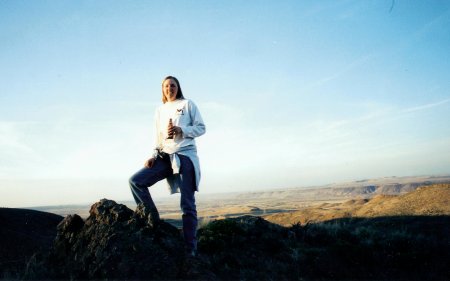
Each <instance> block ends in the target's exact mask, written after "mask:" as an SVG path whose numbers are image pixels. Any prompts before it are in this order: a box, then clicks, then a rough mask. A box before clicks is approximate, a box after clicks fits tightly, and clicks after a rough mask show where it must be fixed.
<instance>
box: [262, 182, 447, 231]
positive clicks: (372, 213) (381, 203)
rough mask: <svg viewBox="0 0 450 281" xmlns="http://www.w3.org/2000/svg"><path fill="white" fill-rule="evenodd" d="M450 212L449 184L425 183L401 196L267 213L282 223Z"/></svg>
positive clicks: (375, 197)
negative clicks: (429, 184) (428, 184)
mask: <svg viewBox="0 0 450 281" xmlns="http://www.w3.org/2000/svg"><path fill="white" fill-rule="evenodd" d="M404 215H425V216H428V215H450V184H435V185H431V186H423V187H420V188H417V189H415V190H414V191H412V192H410V193H406V194H402V195H386V194H378V195H376V196H374V197H372V198H369V199H367V198H360V199H351V200H348V201H345V202H344V203H323V204H320V205H318V206H313V207H307V208H304V209H301V210H297V211H292V212H285V213H278V214H273V215H267V216H264V218H265V219H267V220H269V221H270V222H273V223H278V224H281V225H286V226H287V225H292V224H295V223H298V222H300V223H302V224H304V223H307V222H318V221H326V220H330V219H337V218H349V217H379V216H404Z"/></svg>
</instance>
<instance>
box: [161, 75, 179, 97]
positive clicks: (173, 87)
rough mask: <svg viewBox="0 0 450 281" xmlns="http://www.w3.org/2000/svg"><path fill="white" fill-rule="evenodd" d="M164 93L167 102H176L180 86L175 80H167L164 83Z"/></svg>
mask: <svg viewBox="0 0 450 281" xmlns="http://www.w3.org/2000/svg"><path fill="white" fill-rule="evenodd" d="M163 93H164V96H165V97H166V99H167V101H174V100H176V98H177V93H178V86H177V82H175V80H173V79H167V80H165V81H164V83H163Z"/></svg>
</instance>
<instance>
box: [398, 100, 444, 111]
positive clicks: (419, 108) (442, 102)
mask: <svg viewBox="0 0 450 281" xmlns="http://www.w3.org/2000/svg"><path fill="white" fill-rule="evenodd" d="M448 102H450V99H445V100H442V101H439V102H435V103H428V104H424V105H419V106H415V107H410V108H407V109H404V110H402V112H403V113H411V112H416V111H421V110H426V109H430V108H434V107H437V106H441V105H443V104H446V103H448Z"/></svg>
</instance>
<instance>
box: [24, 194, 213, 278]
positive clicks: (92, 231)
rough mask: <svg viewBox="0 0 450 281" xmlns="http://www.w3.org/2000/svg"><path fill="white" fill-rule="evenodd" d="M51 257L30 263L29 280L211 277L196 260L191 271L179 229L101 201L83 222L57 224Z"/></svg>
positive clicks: (75, 217) (76, 218) (74, 217)
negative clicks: (203, 271) (187, 263)
mask: <svg viewBox="0 0 450 281" xmlns="http://www.w3.org/2000/svg"><path fill="white" fill-rule="evenodd" d="M57 230H58V233H57V237H56V239H55V242H54V245H53V248H52V250H51V252H50V253H49V254H48V255H45V256H35V257H33V259H32V260H31V261H30V263H29V266H28V269H27V272H26V274H25V278H26V279H131V280H135V279H145V280H148V279H157V280H159V279H166V280H167V279H169V280H170V279H179V278H183V277H189V278H196V279H197V278H201V279H207V278H206V277H207V276H208V274H209V273H208V272H205V273H204V274H203V275H205V276H206V277H205V276H201V274H202V273H201V272H200V271H201V270H200V269H201V268H200V267H199V264H198V263H192V265H190V266H189V268H188V269H186V268H187V266H186V262H189V261H187V260H186V258H185V257H184V244H183V240H182V237H181V235H180V231H179V230H178V229H177V228H175V227H174V226H172V225H170V224H168V223H166V222H164V221H161V222H159V223H155V222H153V221H152V220H151V218H150V216H149V212H148V210H147V209H146V208H145V207H144V206H141V205H140V206H138V208H137V209H136V211H135V212H133V211H132V210H130V209H128V208H127V207H126V206H125V205H122V204H117V203H116V202H114V201H111V200H106V199H103V200H101V201H100V202H98V203H96V204H94V205H93V206H92V207H91V210H90V215H89V217H88V218H87V219H86V221H83V219H82V218H81V217H80V216H78V215H69V216H67V217H66V218H65V219H64V220H63V221H62V222H61V223H60V224H59V225H58V228H57Z"/></svg>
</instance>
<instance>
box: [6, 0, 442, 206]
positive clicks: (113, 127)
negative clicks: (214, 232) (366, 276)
mask: <svg viewBox="0 0 450 281" xmlns="http://www.w3.org/2000/svg"><path fill="white" fill-rule="evenodd" d="M0 38H1V39H2V44H0V65H1V67H0V206H29V205H50V204H51V205H53V204H55V203H58V202H61V204H65V202H81V201H83V202H84V201H87V202H89V201H94V202H95V201H96V200H98V199H100V198H104V197H109V198H111V199H114V198H119V199H120V200H122V199H127V198H129V199H130V200H132V195H131V192H130V190H129V187H128V183H127V181H128V178H129V177H130V176H131V175H132V174H133V173H134V172H136V171H137V170H138V169H140V168H141V167H142V165H143V162H144V161H145V160H146V159H147V157H149V156H150V155H151V154H152V149H153V147H152V146H153V139H152V135H153V114H154V110H155V108H156V107H157V106H158V105H160V104H161V80H162V79H163V77H165V76H166V75H169V74H170V75H174V76H176V77H177V78H178V79H179V80H180V83H181V87H182V89H183V93H184V95H185V97H186V98H189V99H192V100H193V101H194V102H195V103H196V104H197V105H198V107H199V110H200V112H201V113H202V115H203V119H204V121H205V124H206V134H205V135H204V136H201V137H200V138H198V139H197V146H198V154H199V157H200V164H201V167H202V180H201V183H200V193H223V192H236V191H249V190H259V189H269V188H285V187H295V186H313V185H321V184H327V183H331V182H341V181H351V180H358V179H366V178H379V177H385V176H413V175H436V174H448V173H450V126H448V120H450V80H449V77H450V52H448V50H449V49H450V2H449V1H432V2H426V1H418V0H412V1H411V0H403V1H402V0H396V1H392V0H382V1H352V0H350V1H347V0H345V1H344V0H342V1H262V2H254V1H238V0H232V1H223V2H222V1H151V2H147V1H144V2H142V1H103V0H99V1H46V0H37V1H13V0H4V1H0ZM47 180H49V181H52V180H53V181H57V180H61V181H62V182H61V184H60V185H58V184H55V185H46V184H42V185H41V184H39V183H40V182H41V181H47ZM69 181H75V182H77V181H78V182H80V185H78V186H75V185H72V184H68V182H69ZM90 181H91V182H95V181H100V182H103V183H102V184H101V185H100V184H99V185H97V186H93V185H92V184H85V183H83V184H81V182H90ZM20 182H23V184H21V183H20ZM105 182H107V183H108V182H109V183H110V184H107V183H105ZM111 182H114V184H111ZM14 183H16V184H14ZM165 195H168V193H167V191H166V188H165V183H160V184H158V187H157V188H156V191H155V196H157V197H158V196H165ZM32 202H36V203H32Z"/></svg>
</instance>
